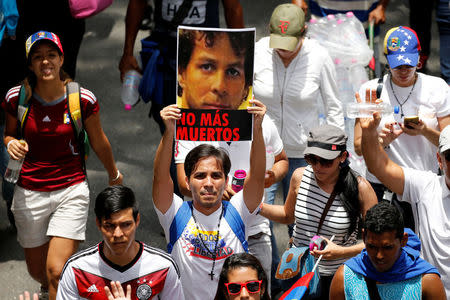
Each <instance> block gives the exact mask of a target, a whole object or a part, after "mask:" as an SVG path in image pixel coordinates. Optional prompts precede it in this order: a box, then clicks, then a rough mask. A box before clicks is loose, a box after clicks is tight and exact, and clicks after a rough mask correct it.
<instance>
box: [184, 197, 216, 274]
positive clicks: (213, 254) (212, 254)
mask: <svg viewBox="0 0 450 300" xmlns="http://www.w3.org/2000/svg"><path fill="white" fill-rule="evenodd" d="M191 214H192V218H193V219H194V223H195V228H196V229H197V232H198V238H199V239H200V243H201V244H202V246H203V248H204V249H205V250H206V252H208V253H209V254H211V256H212V259H213V264H212V268H211V273H208V275H209V276H211V280H214V275H215V274H214V267H215V265H216V258H217V245H218V244H219V229H220V221H221V220H222V216H223V205H222V211H221V212H220V216H219V223H218V224H217V234H216V236H215V238H214V242H215V245H214V252H211V251H210V250H209V248H208V247H207V246H206V245H205V242H204V241H203V237H202V234H201V233H200V229H199V227H198V223H197V219H196V218H195V216H194V209H193V208H191Z"/></svg>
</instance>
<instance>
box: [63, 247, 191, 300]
mask: <svg viewBox="0 0 450 300" xmlns="http://www.w3.org/2000/svg"><path fill="white" fill-rule="evenodd" d="M101 247H103V242H102V243H100V244H98V245H96V246H93V247H91V248H88V249H86V250H83V251H81V252H78V253H77V254H75V255H73V256H72V257H71V258H69V260H68V261H67V263H66V265H65V266H64V269H63V271H62V274H61V280H60V281H59V286H58V293H57V295H56V299H58V300H67V299H71V300H73V299H106V295H105V292H104V287H105V286H108V287H110V288H111V281H112V280H114V281H119V282H120V283H121V284H122V287H123V288H124V290H126V286H127V285H128V284H129V285H131V299H136V300H137V299H150V298H151V297H152V298H151V299H155V296H157V297H158V298H157V299H167V300H173V299H184V295H183V290H182V286H181V281H180V275H179V270H178V267H177V265H176V264H175V262H174V260H173V259H172V257H171V256H170V255H169V254H167V253H165V252H163V251H162V250H160V249H156V248H153V247H149V246H147V245H145V244H144V243H140V249H139V252H138V255H136V257H135V258H134V259H133V260H132V261H131V262H130V263H129V264H128V265H126V266H118V265H116V264H114V263H112V262H111V261H109V260H108V259H107V258H106V257H105V256H104V255H103V253H102V251H101V250H100V249H101Z"/></svg>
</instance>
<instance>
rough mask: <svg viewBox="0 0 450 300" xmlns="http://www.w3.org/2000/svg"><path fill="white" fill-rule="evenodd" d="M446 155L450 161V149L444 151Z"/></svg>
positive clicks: (446, 158)
mask: <svg viewBox="0 0 450 300" xmlns="http://www.w3.org/2000/svg"><path fill="white" fill-rule="evenodd" d="M444 157H445V160H446V161H450V151H445V152H444Z"/></svg>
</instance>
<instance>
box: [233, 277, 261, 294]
mask: <svg viewBox="0 0 450 300" xmlns="http://www.w3.org/2000/svg"><path fill="white" fill-rule="evenodd" d="M261 283H262V280H254V281H247V282H244V283H240V282H229V283H225V286H226V287H227V290H228V294H230V295H237V294H240V293H241V290H242V287H244V286H245V288H246V289H247V291H248V292H249V293H251V294H254V293H258V292H259V291H260V290H261Z"/></svg>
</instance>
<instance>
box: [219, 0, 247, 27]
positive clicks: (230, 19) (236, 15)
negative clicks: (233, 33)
mask: <svg viewBox="0 0 450 300" xmlns="http://www.w3.org/2000/svg"><path fill="white" fill-rule="evenodd" d="M222 4H223V9H224V13H225V21H226V22H227V27H228V28H244V13H243V12H242V5H241V2H240V1H239V0H222Z"/></svg>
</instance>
